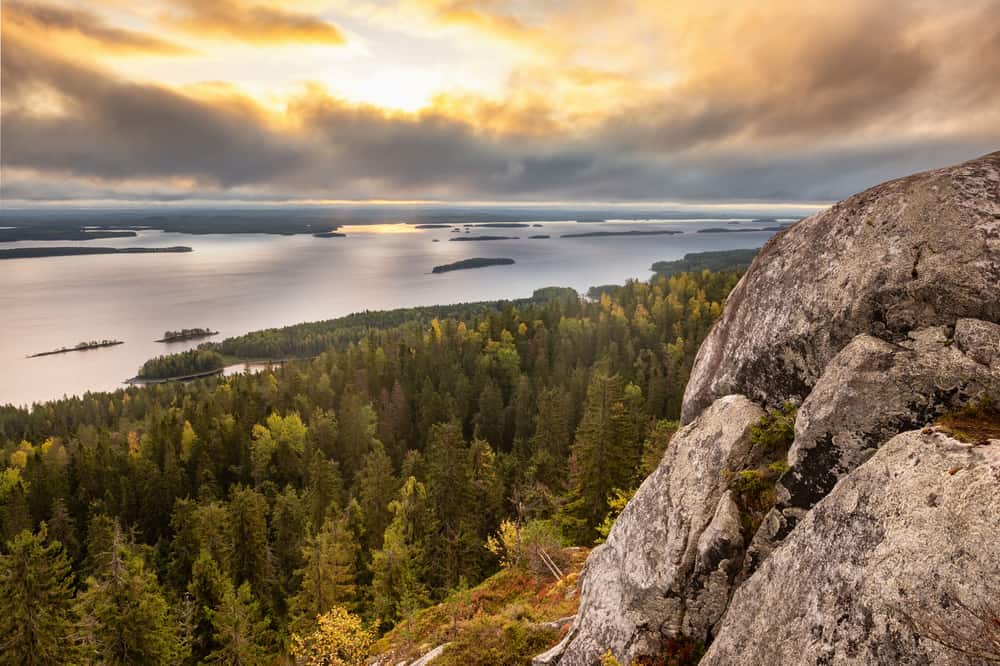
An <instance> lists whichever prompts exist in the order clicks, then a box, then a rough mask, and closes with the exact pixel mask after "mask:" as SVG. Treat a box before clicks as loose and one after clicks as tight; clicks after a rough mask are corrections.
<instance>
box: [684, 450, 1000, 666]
mask: <svg viewBox="0 0 1000 666" xmlns="http://www.w3.org/2000/svg"><path fill="white" fill-rule="evenodd" d="M998 475H1000V440H992V441H991V442H990V443H989V444H985V445H979V446H974V445H969V444H962V443H960V442H958V441H956V440H954V439H951V438H949V437H947V436H945V435H943V434H940V433H937V432H932V433H928V434H924V433H922V432H920V431H912V432H907V433H904V434H901V435H897V436H896V437H894V438H893V439H892V440H890V441H889V442H888V443H887V444H886V445H884V446H883V447H882V448H881V449H880V450H879V451H878V453H876V454H875V455H874V456H873V457H872V458H871V459H870V460H869V461H868V462H866V463H865V464H864V465H862V466H861V467H859V468H858V469H856V470H855V471H854V472H853V473H852V474H850V475H849V476H847V477H846V478H844V480H843V481H842V482H841V483H839V484H838V485H837V487H836V488H835V489H834V490H833V492H831V493H830V494H829V495H828V496H827V497H826V498H824V499H823V500H822V501H821V502H820V503H819V504H817V505H816V507H815V508H814V509H813V510H812V511H810V512H809V514H808V515H807V516H806V517H805V518H804V519H803V521H802V522H801V523H800V524H799V525H798V527H796V529H795V530H794V531H793V532H792V533H791V535H790V536H789V537H788V539H787V540H786V541H785V543H783V544H782V546H781V547H780V548H779V549H778V550H776V551H775V552H774V553H773V554H772V555H771V557H770V558H768V559H767V561H766V562H764V564H763V565H762V566H761V568H760V569H759V570H758V571H757V572H756V573H755V574H754V575H753V576H752V577H751V578H750V579H749V580H748V581H747V582H746V583H744V584H743V586H742V587H740V589H739V590H738V591H737V592H736V595H735V596H734V598H733V600H732V603H731V605H730V608H729V610H728V612H727V613H726V616H725V619H724V620H723V621H722V624H721V626H720V628H719V632H718V637H717V638H716V640H715V642H714V643H713V644H712V646H711V648H710V649H709V651H708V653H707V654H706V655H705V658H704V659H703V660H702V662H701V663H702V664H707V665H708V666H716V665H717V666H732V665H734V664H761V665H765V664H767V665H770V664H830V665H831V666H833V665H836V664H942V665H943V664H984V663H986V661H985V660H984V659H983V657H982V656H981V655H984V654H989V653H990V651H991V650H992V653H993V654H994V655H997V649H998V647H1000V643H995V644H993V645H992V647H991V646H990V644H989V641H990V638H991V637H992V639H993V640H994V641H1000V627H998V626H995V625H994V626H993V627H992V628H990V627H989V625H988V624H987V623H988V622H990V613H991V612H992V613H996V612H998V611H1000V597H998V596H997V594H998V593H997V590H998V589H1000V588H997V587H992V588H991V587H989V586H988V581H996V580H997V577H998V572H1000V522H998V521H1000V476H998ZM994 617H995V616H994ZM993 621H995V620H993ZM977 636H978V637H979V638H978V639H977V638H976V637H977ZM938 641H945V642H949V641H950V642H956V643H958V644H959V645H960V646H962V647H963V648H964V649H966V650H967V651H968V652H970V653H971V654H962V653H961V652H959V651H958V650H954V649H948V648H946V647H944V646H942V645H941V644H940V642H938ZM976 655H980V656H978V657H977V656H976Z"/></svg>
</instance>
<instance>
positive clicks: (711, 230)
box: [698, 224, 789, 234]
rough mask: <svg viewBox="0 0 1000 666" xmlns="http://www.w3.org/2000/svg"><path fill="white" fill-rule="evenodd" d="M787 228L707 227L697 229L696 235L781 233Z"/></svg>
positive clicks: (784, 225)
mask: <svg viewBox="0 0 1000 666" xmlns="http://www.w3.org/2000/svg"><path fill="white" fill-rule="evenodd" d="M788 226H789V225H787V224H778V225H774V226H770V227H754V228H752V229H748V228H746V227H743V228H740V229H733V228H728V229H727V228H725V227H709V228H707V229H699V230H698V233H699V234H739V233H748V232H751V231H781V230H782V229H784V228H786V227H788Z"/></svg>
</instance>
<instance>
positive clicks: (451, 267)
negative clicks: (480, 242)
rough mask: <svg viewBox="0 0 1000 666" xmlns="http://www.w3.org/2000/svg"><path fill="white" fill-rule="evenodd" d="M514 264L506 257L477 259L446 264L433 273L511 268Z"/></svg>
mask: <svg viewBox="0 0 1000 666" xmlns="http://www.w3.org/2000/svg"><path fill="white" fill-rule="evenodd" d="M513 263H514V260H513V259H508V258H506V257H500V258H496V259H490V258H486V257H475V258H473V259H463V260H462V261H456V262H455V263H453V264H444V265H443V266H435V267H434V269H433V270H432V271H431V272H432V273H447V272H449V271H461V270H465V269H467V268H486V267H487V266H510V265H511V264H513Z"/></svg>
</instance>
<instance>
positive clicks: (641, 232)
mask: <svg viewBox="0 0 1000 666" xmlns="http://www.w3.org/2000/svg"><path fill="white" fill-rule="evenodd" d="M682 233H684V232H683V231H678V230H677V229H631V230H629V231H588V232H585V233H580V234H563V235H562V236H560V238H603V237H605V236H671V235H673V234H682Z"/></svg>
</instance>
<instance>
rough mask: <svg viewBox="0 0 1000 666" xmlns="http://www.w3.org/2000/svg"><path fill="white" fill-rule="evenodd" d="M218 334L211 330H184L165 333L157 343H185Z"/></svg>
mask: <svg viewBox="0 0 1000 666" xmlns="http://www.w3.org/2000/svg"><path fill="white" fill-rule="evenodd" d="M218 334H219V332H218V331H213V330H212V329H210V328H182V329H181V330H179V331H164V332H163V337H162V338H160V339H159V340H157V341H156V342H183V341H185V340H196V339H198V338H208V337H211V336H213V335H218Z"/></svg>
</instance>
